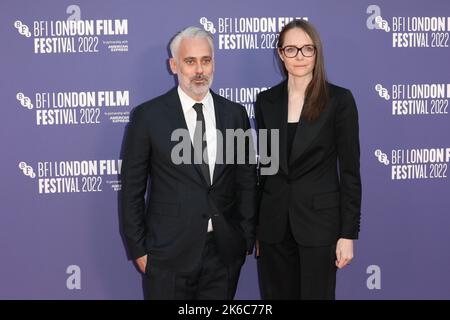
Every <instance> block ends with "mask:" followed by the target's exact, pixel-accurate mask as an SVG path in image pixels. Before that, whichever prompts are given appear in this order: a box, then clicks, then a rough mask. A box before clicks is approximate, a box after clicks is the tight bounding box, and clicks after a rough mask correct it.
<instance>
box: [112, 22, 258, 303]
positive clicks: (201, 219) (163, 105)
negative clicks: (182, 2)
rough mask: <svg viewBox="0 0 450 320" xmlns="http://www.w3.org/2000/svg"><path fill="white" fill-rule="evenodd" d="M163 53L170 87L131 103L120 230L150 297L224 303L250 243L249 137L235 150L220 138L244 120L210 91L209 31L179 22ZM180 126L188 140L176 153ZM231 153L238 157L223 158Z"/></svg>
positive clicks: (238, 109) (252, 176)
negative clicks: (173, 80)
mask: <svg viewBox="0 0 450 320" xmlns="http://www.w3.org/2000/svg"><path fill="white" fill-rule="evenodd" d="M170 50H171V54H172V58H171V59H170V61H169V62H170V68H171V70H172V72H173V73H174V74H176V75H177V77H178V83H179V85H178V87H175V88H173V89H171V90H170V91H168V92H167V93H166V94H164V95H162V96H159V97H157V98H155V99H153V100H150V101H148V102H145V103H143V104H142V105H140V106H138V107H137V108H136V109H135V110H134V112H133V114H132V116H131V119H130V123H129V126H128V128H127V133H126V136H125V141H124V147H123V163H122V173H121V178H122V229H123V233H124V236H125V239H126V244H127V248H128V251H129V255H130V257H131V258H132V259H134V260H135V261H136V264H137V266H138V268H139V269H140V271H141V272H143V273H145V275H146V276H147V277H148V284H149V290H148V297H149V298H150V299H232V298H233V297H234V294H235V292H236V287H237V282H238V278H239V273H240V269H241V266H242V264H243V263H244V260H245V256H246V253H247V254H250V253H251V252H252V248H253V244H254V238H255V234H254V233H255V221H254V217H255V202H256V190H255V185H256V168H255V165H254V164H252V163H253V162H254V161H251V160H253V159H251V156H250V154H251V148H252V147H253V146H252V141H250V139H246V140H244V143H245V155H242V154H237V153H236V151H238V150H239V148H238V147H237V146H233V149H231V150H230V149H228V148H225V149H223V146H226V145H227V143H222V141H221V139H220V138H221V137H222V136H223V137H224V136H225V130H227V129H228V130H237V129H243V130H247V129H249V128H250V125H249V120H248V117H247V114H246V112H245V109H244V108H243V107H242V106H241V105H239V104H236V103H233V102H231V101H229V100H226V99H224V98H222V97H220V96H218V95H217V94H215V93H214V92H212V91H211V90H210V86H211V82H212V79H213V73H214V49H213V41H212V36H211V35H210V33H208V32H206V31H204V30H203V29H199V28H196V27H189V28H186V29H184V30H183V31H181V32H180V33H178V34H177V35H176V36H175V37H174V38H173V39H172V41H171V44H170ZM180 130H181V131H183V130H184V132H186V133H187V137H188V141H189V144H188V148H184V149H183V150H182V152H181V153H179V154H178V153H177V152H175V150H178V149H177V148H178V147H179V145H180V144H179V141H176V139H175V138H174V136H177V135H176V134H175V135H174V132H175V131H178V132H179V131H180ZM185 136H186V135H185ZM189 138H190V140H189ZM191 141H192V144H191ZM228 146H229V144H228ZM230 152H233V154H234V155H235V156H236V157H234V159H236V158H237V157H238V156H240V157H241V158H242V156H244V158H245V160H246V161H245V163H240V164H239V163H236V162H233V163H228V161H227V162H226V163H224V162H225V161H224V159H225V158H227V159H229V158H230V157H227V155H229V153H230ZM180 157H182V158H183V159H186V158H187V159H188V160H192V161H185V162H183V163H180ZM149 178H150V180H149V181H150V184H149V186H150V190H147V185H148V179H149ZM147 191H148V192H147ZM146 192H147V202H146V201H145V194H146Z"/></svg>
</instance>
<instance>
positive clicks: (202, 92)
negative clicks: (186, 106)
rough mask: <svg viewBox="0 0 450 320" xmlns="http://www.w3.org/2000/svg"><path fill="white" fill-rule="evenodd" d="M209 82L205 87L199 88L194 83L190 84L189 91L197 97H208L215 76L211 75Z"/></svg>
mask: <svg viewBox="0 0 450 320" xmlns="http://www.w3.org/2000/svg"><path fill="white" fill-rule="evenodd" d="M207 81H208V82H207V83H206V84H205V85H202V86H197V85H195V84H194V83H192V82H191V83H190V84H189V89H190V90H191V91H192V92H193V93H194V94H195V95H197V96H203V95H206V94H207V93H208V91H209V88H211V84H212V81H213V76H212V75H211V76H210V77H209V79H208V80H207Z"/></svg>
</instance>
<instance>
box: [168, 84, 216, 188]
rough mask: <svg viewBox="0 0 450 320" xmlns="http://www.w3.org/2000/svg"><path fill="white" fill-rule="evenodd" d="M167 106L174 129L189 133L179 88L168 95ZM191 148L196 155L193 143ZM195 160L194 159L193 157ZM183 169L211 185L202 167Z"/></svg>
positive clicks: (195, 166) (186, 166)
mask: <svg viewBox="0 0 450 320" xmlns="http://www.w3.org/2000/svg"><path fill="white" fill-rule="evenodd" d="M166 104H167V106H168V108H167V109H168V110H169V112H170V115H169V117H170V119H171V120H172V124H173V126H172V127H173V128H174V130H175V129H185V130H187V132H189V129H188V127H187V123H186V119H185V117H184V113H183V107H182V106H181V101H180V97H179V96H178V92H177V87H175V88H173V89H172V90H170V91H169V92H168V93H167V94H166ZM190 148H191V155H193V154H194V147H193V146H192V143H190ZM191 159H193V157H191ZM183 167H185V168H187V169H188V170H189V171H191V172H192V175H193V176H196V177H198V178H199V179H200V180H201V183H203V184H206V185H209V183H207V182H206V180H205V178H204V176H203V174H202V171H201V168H200V165H198V164H193V165H190V164H188V165H184V166H183Z"/></svg>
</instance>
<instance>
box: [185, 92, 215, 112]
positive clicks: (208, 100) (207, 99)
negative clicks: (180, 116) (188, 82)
mask: <svg viewBox="0 0 450 320" xmlns="http://www.w3.org/2000/svg"><path fill="white" fill-rule="evenodd" d="M177 91H178V96H179V97H180V101H181V106H182V107H183V112H184V113H186V112H187V111H189V110H190V109H193V108H192V107H193V106H194V104H196V103H202V104H203V105H204V107H205V108H206V109H209V108H210V107H211V105H213V98H212V95H211V92H210V91H209V90H208V93H207V94H206V95H205V96H204V97H203V99H202V101H200V102H199V101H195V100H194V99H192V98H191V97H189V96H188V95H187V94H186V93H185V92H184V91H183V89H181V87H180V86H178V88H177Z"/></svg>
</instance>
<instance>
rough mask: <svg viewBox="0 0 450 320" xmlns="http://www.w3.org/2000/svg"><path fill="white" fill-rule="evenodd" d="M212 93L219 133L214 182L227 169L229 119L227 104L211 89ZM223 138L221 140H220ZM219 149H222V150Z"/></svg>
mask: <svg viewBox="0 0 450 320" xmlns="http://www.w3.org/2000/svg"><path fill="white" fill-rule="evenodd" d="M211 95H212V97H213V100H214V113H215V115H216V130H217V131H218V133H217V144H216V145H217V152H216V163H215V166H214V174H213V184H214V183H215V182H216V181H217V179H218V178H219V177H220V175H221V174H222V172H223V170H224V169H225V166H226V164H225V162H226V159H227V158H226V156H227V154H226V149H227V148H226V144H225V143H226V141H225V137H226V135H225V128H226V120H227V113H226V110H225V109H226V106H225V105H224V104H223V102H221V100H220V99H219V97H218V96H217V95H216V94H215V93H214V92H212V91H211ZM219 132H220V133H221V134H222V137H220V135H219ZM219 140H221V141H219ZM219 149H222V150H221V151H220V150H219ZM220 154H221V158H222V159H219V155H220Z"/></svg>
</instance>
